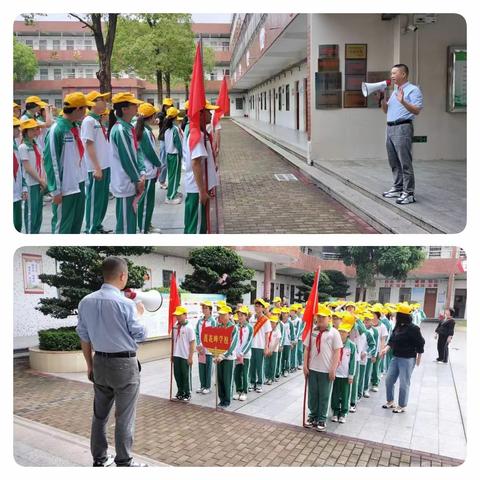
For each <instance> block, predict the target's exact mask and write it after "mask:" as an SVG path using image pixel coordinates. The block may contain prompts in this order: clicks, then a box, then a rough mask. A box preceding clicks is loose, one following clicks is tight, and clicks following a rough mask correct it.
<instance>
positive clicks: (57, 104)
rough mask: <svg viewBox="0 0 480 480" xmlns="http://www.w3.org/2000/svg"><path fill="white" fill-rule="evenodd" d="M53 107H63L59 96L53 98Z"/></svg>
mask: <svg viewBox="0 0 480 480" xmlns="http://www.w3.org/2000/svg"><path fill="white" fill-rule="evenodd" d="M55 108H56V109H58V110H60V109H62V108H63V100H62V99H61V98H56V99H55Z"/></svg>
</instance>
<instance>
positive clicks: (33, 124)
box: [20, 118, 40, 131]
mask: <svg viewBox="0 0 480 480" xmlns="http://www.w3.org/2000/svg"><path fill="white" fill-rule="evenodd" d="M39 127H40V124H39V123H37V121H36V120H34V119H33V118H29V119H28V120H20V130H22V131H23V130H28V129H29V128H39Z"/></svg>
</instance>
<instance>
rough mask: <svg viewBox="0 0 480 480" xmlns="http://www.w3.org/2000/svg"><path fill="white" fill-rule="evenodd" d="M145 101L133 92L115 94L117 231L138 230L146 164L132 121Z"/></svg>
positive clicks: (113, 154)
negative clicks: (138, 207) (140, 152)
mask: <svg viewBox="0 0 480 480" xmlns="http://www.w3.org/2000/svg"><path fill="white" fill-rule="evenodd" d="M141 103H143V102H142V101H141V100H138V99H136V98H135V97H134V96H133V94H131V93H130V92H121V93H116V94H115V95H113V97H112V104H113V110H111V111H110V118H109V124H108V136H109V140H110V170H111V182H110V190H111V192H112V194H113V196H114V197H115V198H116V216H117V226H116V229H115V233H136V232H137V203H138V201H139V200H140V197H141V195H142V194H143V192H144V190H145V166H144V164H143V160H142V157H141V156H140V155H139V154H138V147H139V145H138V142H137V137H136V135H135V128H134V127H133V125H132V124H131V123H130V122H131V121H132V118H133V117H134V116H135V114H136V112H137V108H138V105H139V104H141Z"/></svg>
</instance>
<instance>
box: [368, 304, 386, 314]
mask: <svg viewBox="0 0 480 480" xmlns="http://www.w3.org/2000/svg"><path fill="white" fill-rule="evenodd" d="M370 311H371V312H374V313H382V312H383V305H382V304H381V303H376V304H375V305H373V307H372V308H371V309H370Z"/></svg>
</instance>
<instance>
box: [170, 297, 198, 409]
mask: <svg viewBox="0 0 480 480" xmlns="http://www.w3.org/2000/svg"><path fill="white" fill-rule="evenodd" d="M187 314H188V312H187V309H186V308H185V307H182V306H178V307H177V308H176V309H175V311H174V312H173V315H175V318H176V320H177V322H176V324H175V325H174V327H173V329H172V337H173V352H172V362H173V375H174V376H175V382H176V383H177V395H176V398H177V400H182V401H184V402H189V401H190V398H191V392H192V364H193V352H194V351H195V332H194V331H193V327H192V326H191V325H190V323H188V320H187Z"/></svg>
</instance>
